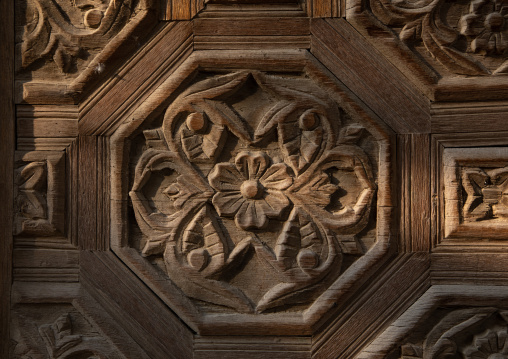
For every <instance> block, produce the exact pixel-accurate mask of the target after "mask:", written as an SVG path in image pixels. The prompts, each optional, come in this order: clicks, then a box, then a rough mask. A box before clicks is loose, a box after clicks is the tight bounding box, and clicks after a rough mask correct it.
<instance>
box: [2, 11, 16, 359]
mask: <svg viewBox="0 0 508 359" xmlns="http://www.w3.org/2000/svg"><path fill="white" fill-rule="evenodd" d="M0 14H1V16H0V43H1V44H2V46H1V47H0V63H1V64H2V70H1V71H0V93H1V94H2V95H1V96H0V119H1V120H0V155H1V156H2V161H1V162H0V163H1V166H0V183H1V184H2V185H1V186H0V218H2V220H1V221H0V357H2V358H8V356H9V347H10V340H9V338H10V335H9V323H10V297H11V283H12V257H11V255H12V230H13V228H12V218H13V217H12V216H13V213H12V211H13V208H12V204H13V193H12V191H13V173H12V169H13V166H14V148H15V147H14V146H15V132H14V131H15V129H14V128H15V117H14V116H15V115H14V97H13V84H14V2H13V1H2V2H1V3H0Z"/></svg>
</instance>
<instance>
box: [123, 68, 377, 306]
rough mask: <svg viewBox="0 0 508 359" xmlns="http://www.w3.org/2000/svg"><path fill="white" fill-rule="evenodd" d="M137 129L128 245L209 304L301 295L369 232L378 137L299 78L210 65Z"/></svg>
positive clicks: (266, 302)
mask: <svg viewBox="0 0 508 359" xmlns="http://www.w3.org/2000/svg"><path fill="white" fill-rule="evenodd" d="M143 136H144V138H142V137H141V136H138V137H139V139H138V140H135V141H134V143H138V144H136V145H133V146H132V148H133V150H132V152H131V156H132V157H134V158H138V159H137V161H136V165H135V167H134V168H133V170H134V171H133V172H134V176H133V178H132V187H131V189H130V198H131V200H132V208H133V210H134V214H135V217H136V221H137V226H139V229H141V231H142V234H143V236H142V237H141V238H140V239H138V240H135V241H133V242H131V243H133V244H134V247H137V248H139V250H140V251H141V253H142V254H143V255H144V256H146V257H148V258H149V259H150V260H151V261H152V262H153V263H155V264H156V265H158V266H159V267H160V268H161V269H162V270H164V271H165V272H166V273H167V275H168V276H169V278H170V279H171V281H173V282H174V283H175V284H177V285H178V286H179V287H180V288H181V289H182V291H183V292H184V293H185V294H186V295H187V296H189V297H190V298H193V299H194V300H196V301H197V303H201V305H204V306H205V307H207V308H208V309H207V310H210V308H213V307H217V308H220V307H222V308H226V309H228V310H234V311H237V312H246V313H250V312H258V313H259V312H265V311H278V310H281V309H284V310H287V309H288V308H291V307H295V308H298V307H301V306H302V305H308V304H309V303H311V302H312V300H313V299H315V298H316V297H317V296H318V295H319V294H321V293H322V292H323V290H325V289H326V287H327V286H328V285H330V283H332V282H333V281H334V280H336V279H337V277H338V276H339V275H340V273H341V272H342V271H343V270H344V269H345V267H344V265H343V264H342V263H343V261H344V259H345V256H346V257H348V258H349V259H348V262H351V260H353V261H354V260H355V259H357V258H359V256H361V255H362V254H363V253H365V252H366V251H367V250H368V249H369V246H370V244H369V243H372V242H370V239H369V240H367V238H368V237H369V236H370V235H369V234H368V233H369V232H370V229H369V228H372V227H368V224H369V223H372V218H371V216H370V213H371V211H372V207H373V205H374V198H375V195H376V188H377V186H376V180H375V178H376V173H377V163H376V156H377V151H378V149H377V143H376V141H374V140H373V138H372V135H371V134H370V133H369V131H368V130H367V129H366V128H364V127H362V126H360V125H359V124H356V123H354V122H352V121H351V119H350V118H349V116H348V115H346V114H345V113H344V112H343V111H342V110H340V109H339V108H338V106H337V104H336V103H334V102H333V101H332V100H331V99H330V98H329V97H328V95H327V94H326V93H325V92H324V91H322V90H320V89H319V88H317V87H316V86H315V85H313V84H312V83H311V82H309V81H307V80H305V79H303V78H298V77H279V76H276V75H272V74H268V73H263V72H259V71H239V72H233V73H229V74H225V75H215V76H211V77H210V76H208V77H207V78H205V79H203V80H201V81H198V82H196V83H194V84H193V85H192V86H190V87H188V88H187V89H186V90H185V91H184V92H183V93H181V94H180V95H179V96H178V97H177V98H176V99H175V100H174V101H173V103H172V104H171V105H170V106H169V107H168V108H167V110H166V112H165V115H164V119H163V121H162V123H161V124H160V126H158V125H155V126H153V127H152V128H150V129H146V130H144V132H143ZM371 226H372V224H371ZM133 232H134V233H135V232H136V229H135V228H133ZM136 243H138V244H136ZM160 256H162V257H163V264H162V263H161V262H158V260H157V258H158V257H160ZM254 257H255V259H254Z"/></svg>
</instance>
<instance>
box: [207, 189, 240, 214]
mask: <svg viewBox="0 0 508 359" xmlns="http://www.w3.org/2000/svg"><path fill="white" fill-rule="evenodd" d="M244 202H245V198H243V196H242V195H241V193H240V192H237V191H228V192H218V193H216V194H215V195H214V196H213V198H212V203H213V205H214V206H215V209H216V210H217V212H218V213H219V215H220V216H233V215H234V214H235V213H236V212H238V210H239V209H240V207H241V205H242V204H243V203H244Z"/></svg>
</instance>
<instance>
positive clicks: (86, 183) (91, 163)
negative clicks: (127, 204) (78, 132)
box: [77, 136, 102, 250]
mask: <svg viewBox="0 0 508 359" xmlns="http://www.w3.org/2000/svg"><path fill="white" fill-rule="evenodd" d="M78 142H79V153H78V158H79V162H78V163H79V167H78V171H79V172H78V198H77V204H78V207H77V209H78V211H77V218H78V223H77V226H78V227H77V228H78V232H77V239H78V245H79V247H80V248H82V249H88V250H92V249H97V190H99V189H98V186H97V137H96V136H80V137H79V138H78ZM101 190H102V189H101Z"/></svg>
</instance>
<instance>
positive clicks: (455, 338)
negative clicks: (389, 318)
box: [400, 308, 508, 359]
mask: <svg viewBox="0 0 508 359" xmlns="http://www.w3.org/2000/svg"><path fill="white" fill-rule="evenodd" d="M507 330H508V312H506V311H505V310H499V309H496V308H470V309H460V310H455V311H453V312H451V313H449V314H447V315H446V316H444V317H443V318H442V320H441V321H440V322H439V323H438V324H437V325H436V326H435V327H434V328H432V329H431V330H430V332H428V334H427V336H426V337H425V339H424V341H423V344H413V343H407V344H404V345H403V346H402V347H401V349H400V355H401V356H400V358H401V359H410V358H414V359H417V358H422V359H437V358H466V359H483V358H485V359H497V358H506V357H507V356H508V334H507Z"/></svg>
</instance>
